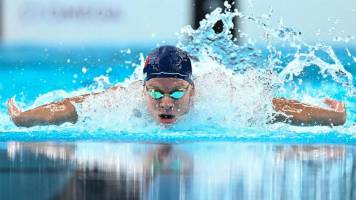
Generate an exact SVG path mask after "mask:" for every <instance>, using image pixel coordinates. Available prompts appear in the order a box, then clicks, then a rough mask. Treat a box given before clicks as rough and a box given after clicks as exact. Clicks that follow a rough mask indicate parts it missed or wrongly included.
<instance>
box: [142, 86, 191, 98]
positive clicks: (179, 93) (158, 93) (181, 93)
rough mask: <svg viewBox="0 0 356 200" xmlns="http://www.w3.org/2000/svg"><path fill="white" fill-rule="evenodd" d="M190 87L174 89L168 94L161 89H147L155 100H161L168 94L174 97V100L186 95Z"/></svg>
mask: <svg viewBox="0 0 356 200" xmlns="http://www.w3.org/2000/svg"><path fill="white" fill-rule="evenodd" d="M188 87H189V86H188ZM188 87H186V88H182V89H177V90H174V91H172V92H170V93H168V94H166V93H162V92H161V91H159V90H155V89H147V88H146V90H147V93H148V95H150V96H151V98H152V99H154V100H160V99H162V98H163V97H164V96H165V95H168V96H169V97H170V98H172V99H174V100H179V99H181V98H182V97H183V96H184V95H185V93H186V92H187V89H188Z"/></svg>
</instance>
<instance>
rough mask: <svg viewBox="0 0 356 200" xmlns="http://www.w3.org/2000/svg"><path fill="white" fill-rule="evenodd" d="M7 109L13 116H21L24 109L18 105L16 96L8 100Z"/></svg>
mask: <svg viewBox="0 0 356 200" xmlns="http://www.w3.org/2000/svg"><path fill="white" fill-rule="evenodd" d="M7 109H8V112H9V114H10V116H11V117H12V118H14V117H17V116H19V115H20V114H21V113H22V111H21V110H20V109H19V108H18V107H17V106H16V103H15V98H11V99H9V100H8V101H7Z"/></svg>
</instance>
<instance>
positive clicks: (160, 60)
mask: <svg viewBox="0 0 356 200" xmlns="http://www.w3.org/2000/svg"><path fill="white" fill-rule="evenodd" d="M143 73H144V81H145V82H146V81H148V80H150V79H151V78H179V79H182V80H185V81H188V82H189V83H191V84H193V81H192V78H191V76H192V65H191V61H190V58H189V56H188V54H187V53H186V52H185V51H183V50H181V49H179V48H177V47H174V46H161V47H158V48H156V49H155V50H153V51H152V52H151V53H150V54H149V55H148V56H147V59H146V62H145V66H144V68H143Z"/></svg>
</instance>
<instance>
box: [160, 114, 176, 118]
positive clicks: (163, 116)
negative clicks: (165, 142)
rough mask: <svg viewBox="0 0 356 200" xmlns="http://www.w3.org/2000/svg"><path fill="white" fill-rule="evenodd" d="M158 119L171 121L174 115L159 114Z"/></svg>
mask: <svg viewBox="0 0 356 200" xmlns="http://www.w3.org/2000/svg"><path fill="white" fill-rule="evenodd" d="M159 118H161V119H173V118H174V115H170V114H160V115H159Z"/></svg>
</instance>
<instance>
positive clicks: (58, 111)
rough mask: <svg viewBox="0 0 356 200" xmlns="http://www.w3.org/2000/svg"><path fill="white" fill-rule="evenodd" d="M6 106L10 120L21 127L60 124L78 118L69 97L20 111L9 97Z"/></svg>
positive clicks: (72, 121)
mask: <svg viewBox="0 0 356 200" xmlns="http://www.w3.org/2000/svg"><path fill="white" fill-rule="evenodd" d="M7 108H8V112H9V115H10V117H11V119H12V121H13V122H14V123H15V125H16V126H21V127H31V126H38V125H51V124H53V125H60V124H63V123H64V122H71V123H75V122H76V121H77V120H78V115H77V112H76V110H75V107H74V106H73V104H72V103H71V101H70V100H69V99H65V100H63V101H60V102H55V103H50V104H46V105H43V106H39V107H37V108H34V109H31V110H27V111H22V110H21V109H20V108H18V107H17V106H16V103H15V99H14V98H11V99H9V100H8V102H7Z"/></svg>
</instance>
